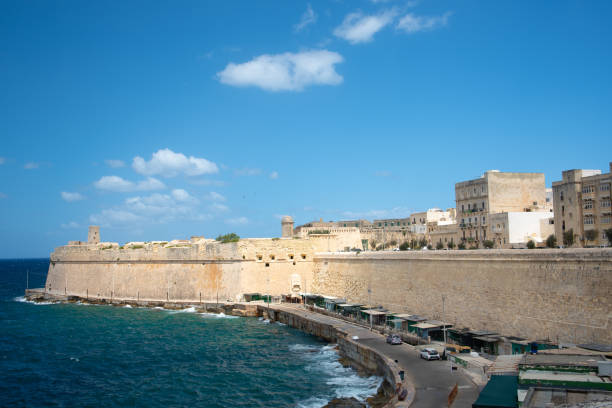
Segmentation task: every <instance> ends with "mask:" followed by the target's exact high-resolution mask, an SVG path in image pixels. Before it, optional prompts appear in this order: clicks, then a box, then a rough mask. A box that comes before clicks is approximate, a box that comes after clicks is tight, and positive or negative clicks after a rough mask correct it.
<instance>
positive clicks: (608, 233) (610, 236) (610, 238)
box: [604, 228, 612, 245]
mask: <svg viewBox="0 0 612 408" xmlns="http://www.w3.org/2000/svg"><path fill="white" fill-rule="evenodd" d="M604 233H605V234H606V238H608V244H610V245H612V228H608V229H607V230H605V231H604Z"/></svg>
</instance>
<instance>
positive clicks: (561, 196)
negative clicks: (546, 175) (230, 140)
mask: <svg viewBox="0 0 612 408" xmlns="http://www.w3.org/2000/svg"><path fill="white" fill-rule="evenodd" d="M559 200H561V201H563V191H561V192H560V193H559Z"/></svg>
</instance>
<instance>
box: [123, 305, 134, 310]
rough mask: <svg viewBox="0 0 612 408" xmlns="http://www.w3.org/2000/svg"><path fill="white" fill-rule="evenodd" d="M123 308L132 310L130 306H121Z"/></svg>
mask: <svg viewBox="0 0 612 408" xmlns="http://www.w3.org/2000/svg"><path fill="white" fill-rule="evenodd" d="M123 307H125V308H126V309H131V308H132V305H125V306H123Z"/></svg>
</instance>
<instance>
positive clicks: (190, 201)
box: [89, 189, 209, 226]
mask: <svg viewBox="0 0 612 408" xmlns="http://www.w3.org/2000/svg"><path fill="white" fill-rule="evenodd" d="M198 203H199V202H198V200H197V199H196V198H195V197H193V196H192V195H191V194H189V193H188V192H187V191H185V190H183V189H174V190H172V191H171V192H170V194H160V193H153V194H151V195H147V196H135V197H129V198H127V199H126V200H125V201H124V202H123V204H122V205H119V206H115V207H113V208H110V209H106V210H103V211H101V212H100V213H99V214H94V215H92V216H90V217H89V218H90V221H91V222H95V223H99V224H101V225H106V226H128V225H134V224H141V225H142V224H143V223H147V224H164V223H169V222H174V221H176V220H179V219H188V220H198V221H200V220H204V219H207V218H208V217H209V216H208V215H207V214H202V213H201V212H200V211H199V210H198V208H197V207H198Z"/></svg>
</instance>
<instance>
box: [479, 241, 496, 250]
mask: <svg viewBox="0 0 612 408" xmlns="http://www.w3.org/2000/svg"><path fill="white" fill-rule="evenodd" d="M482 245H483V246H484V247H485V248H487V249H491V248H493V247H494V246H495V242H493V241H491V240H490V239H486V240H484V241H483V243H482Z"/></svg>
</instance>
